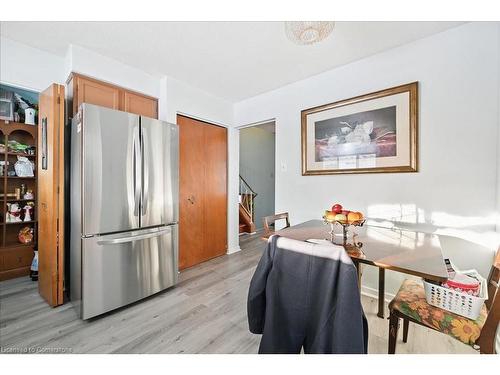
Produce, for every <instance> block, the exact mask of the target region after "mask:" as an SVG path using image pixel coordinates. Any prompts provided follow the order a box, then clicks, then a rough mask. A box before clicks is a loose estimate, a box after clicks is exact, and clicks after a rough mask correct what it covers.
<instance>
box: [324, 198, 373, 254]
mask: <svg viewBox="0 0 500 375" xmlns="http://www.w3.org/2000/svg"><path fill="white" fill-rule="evenodd" d="M323 220H324V222H325V224H329V225H330V239H331V241H332V242H334V238H335V231H334V228H335V225H340V226H341V227H342V237H343V243H344V244H345V243H346V242H347V235H348V231H349V228H350V227H351V226H352V227H361V226H363V224H364V223H365V219H364V216H363V214H362V213H361V212H357V211H349V210H344V209H343V207H342V206H341V205H340V204H338V203H336V204H334V205H333V206H332V209H331V211H330V210H327V211H325V215H323Z"/></svg>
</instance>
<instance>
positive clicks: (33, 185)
mask: <svg viewBox="0 0 500 375" xmlns="http://www.w3.org/2000/svg"><path fill="white" fill-rule="evenodd" d="M37 133H38V127H37V126H36V125H27V124H21V123H17V122H13V121H4V120H0V142H1V143H3V144H4V145H5V150H4V152H2V153H0V160H2V161H9V163H10V165H9V166H8V169H9V170H12V168H13V166H14V163H15V162H16V161H17V156H26V157H28V158H29V160H32V161H33V162H34V163H35V176H34V177H18V176H7V171H5V170H4V174H3V176H0V192H1V193H2V194H3V196H2V197H0V223H1V224H0V281H2V280H7V279H12V278H15V277H20V276H25V275H29V272H30V266H31V261H32V260H33V255H34V253H33V251H34V249H35V247H36V241H37V229H38V228H37V214H38V213H37V212H36V207H35V209H34V212H33V220H31V221H28V222H24V221H22V222H12V223H11V222H9V223H8V222H6V220H5V215H6V213H7V203H15V202H19V203H26V202H36V198H37V196H36V195H37V168H38V166H37V165H36V164H37V163H36V155H28V154H22V153H18V152H12V151H8V146H7V145H8V141H9V140H16V141H18V142H21V143H24V144H29V145H30V146H36V145H37V136H38V134H37ZM22 183H23V184H25V185H26V190H28V189H29V190H32V191H33V193H34V198H33V199H23V198H22V197H21V199H16V198H14V197H8V196H7V195H6V194H7V193H13V192H14V189H15V188H16V187H20V186H21V184H22ZM21 207H23V205H22V204H21ZM23 216H24V210H23V213H22V217H23ZM24 226H30V227H32V228H33V232H34V236H33V239H34V240H33V242H32V243H30V244H27V245H26V244H22V243H20V242H19V240H18V233H19V230H20V229H21V228H22V227H24Z"/></svg>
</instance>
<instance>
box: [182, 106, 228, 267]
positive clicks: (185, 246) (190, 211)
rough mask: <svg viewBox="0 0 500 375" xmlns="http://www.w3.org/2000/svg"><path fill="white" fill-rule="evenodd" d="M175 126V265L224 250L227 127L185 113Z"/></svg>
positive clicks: (194, 261) (225, 242) (206, 258)
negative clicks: (177, 213) (176, 136)
mask: <svg viewBox="0 0 500 375" xmlns="http://www.w3.org/2000/svg"><path fill="white" fill-rule="evenodd" d="M177 124H178V125H179V133H180V137H179V149H180V150H179V151H180V160H179V166H180V169H179V268H180V269H184V268H187V267H191V266H194V265H196V264H199V263H201V262H203V261H206V260H208V259H211V258H215V257H217V256H220V255H224V254H225V253H226V251H227V129H226V128H224V127H221V126H217V125H212V124H208V123H206V122H203V121H199V120H195V119H192V118H189V117H185V116H180V115H178V116H177Z"/></svg>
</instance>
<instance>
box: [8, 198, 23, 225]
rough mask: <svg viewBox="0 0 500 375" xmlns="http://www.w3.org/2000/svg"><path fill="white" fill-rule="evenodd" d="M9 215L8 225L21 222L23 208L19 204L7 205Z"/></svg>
mask: <svg viewBox="0 0 500 375" xmlns="http://www.w3.org/2000/svg"><path fill="white" fill-rule="evenodd" d="M7 210H8V211H7V214H6V215H5V222H6V223H18V222H21V221H22V220H21V208H20V207H19V204H17V203H7Z"/></svg>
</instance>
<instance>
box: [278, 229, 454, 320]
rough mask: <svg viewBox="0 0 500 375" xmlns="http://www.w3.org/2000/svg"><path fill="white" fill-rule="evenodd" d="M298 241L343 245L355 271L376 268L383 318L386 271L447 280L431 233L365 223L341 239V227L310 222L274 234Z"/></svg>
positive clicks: (439, 249)
mask: <svg viewBox="0 0 500 375" xmlns="http://www.w3.org/2000/svg"><path fill="white" fill-rule="evenodd" d="M275 234H276V235H279V236H282V237H287V238H291V239H294V240H299V241H308V242H319V243H321V242H324V241H325V240H326V241H328V243H330V242H331V243H333V244H336V245H339V246H343V247H344V249H345V250H346V252H347V254H349V256H350V257H351V259H352V261H353V263H354V265H355V266H356V268H357V270H358V279H359V285H360V287H361V273H362V271H361V264H366V265H370V266H374V267H378V269H379V272H378V313H377V316H379V317H380V318H383V317H384V296H385V270H386V269H387V270H391V271H397V272H402V273H405V274H409V275H414V276H418V277H422V278H424V279H426V280H431V281H435V282H438V283H441V282H444V281H446V280H447V278H448V272H447V269H446V265H445V262H444V259H443V253H442V251H441V246H440V243H439V237H438V236H437V235H435V234H432V233H425V232H418V231H412V230H408V229H402V228H395V227H390V228H389V227H381V226H376V225H368V224H364V225H362V226H351V227H350V228H349V230H348V232H347V237H344V233H343V230H342V227H340V226H338V227H336V226H335V225H331V224H330V223H325V222H324V221H323V220H309V221H306V222H303V223H300V224H297V225H293V226H290V227H288V228H284V229H281V230H278V231H276V232H275Z"/></svg>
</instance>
